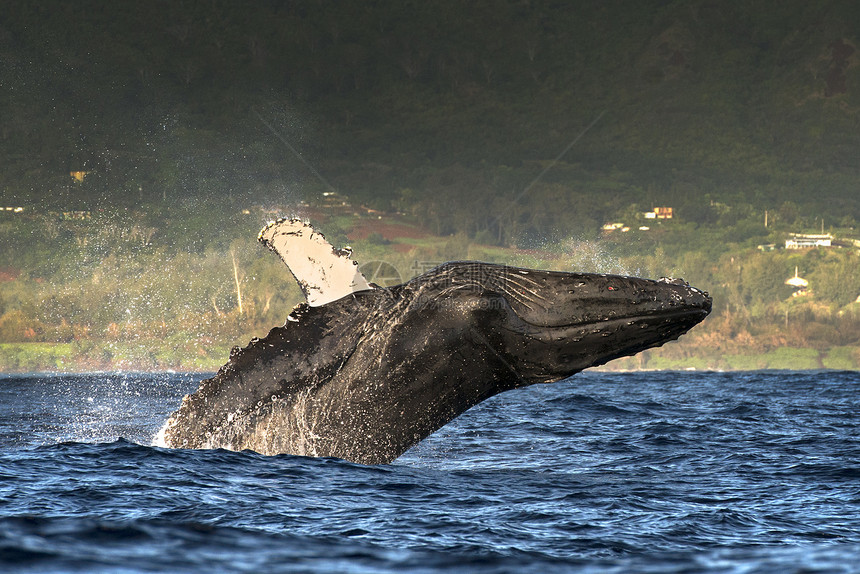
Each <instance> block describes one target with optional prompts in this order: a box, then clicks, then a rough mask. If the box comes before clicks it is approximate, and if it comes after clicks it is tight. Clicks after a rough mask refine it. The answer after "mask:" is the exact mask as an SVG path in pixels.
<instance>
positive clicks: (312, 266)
mask: <svg viewBox="0 0 860 574" xmlns="http://www.w3.org/2000/svg"><path fill="white" fill-rule="evenodd" d="M259 240H260V242H261V243H262V244H263V245H265V246H266V247H268V248H269V249H271V250H272V251H274V252H275V253H277V254H278V256H279V257H280V258H281V259H282V260H283V261H284V263H286V264H287V267H289V269H290V272H291V273H292V274H293V276H294V277H295V278H296V281H298V282H299V286H300V287H301V288H302V292H303V293H304V294H305V298H306V299H307V300H308V304H309V305H311V306H312V307H319V306H320V305H325V304H326V303H331V302H332V301H336V300H338V299H340V298H342V297H345V296H347V295H349V294H351V293H355V292H356V291H366V290H368V289H371V288H372V287H371V286H370V284H369V283H368V282H367V279H365V278H364V275H362V274H361V272H360V271H359V270H358V264H357V263H356V262H355V261H353V260H351V259H350V254H351V253H350V250H349V249H335V248H334V247H332V245H331V244H330V243H329V242H328V241H327V240H326V238H325V237H323V235H322V234H321V233H319V232H317V231H316V230H315V229H314V228H313V227H311V225H310V224H308V223H305V222H303V221H301V220H298V219H281V220H278V221H275V222H273V223H270V224H268V225H267V226H266V227H264V228H263V230H262V231H260V236H259Z"/></svg>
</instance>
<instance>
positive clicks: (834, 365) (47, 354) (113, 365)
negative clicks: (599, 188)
mask: <svg viewBox="0 0 860 574" xmlns="http://www.w3.org/2000/svg"><path fill="white" fill-rule="evenodd" d="M106 348H110V351H111V352H110V353H106V352H105V349H106ZM709 351H710V352H709V353H707V354H704V353H703V354H696V355H694V354H689V355H687V356H683V357H679V356H677V353H673V352H672V351H671V350H668V351H667V349H666V348H660V349H650V350H647V351H643V352H642V353H640V354H638V355H635V356H633V357H622V358H620V359H616V360H614V361H611V362H610V363H607V364H606V365H600V366H598V367H591V368H590V369H587V370H588V371H593V372H601V373H643V372H660V371H675V372H744V371H762V370H768V371H824V370H828V371H860V357H858V353H857V350H856V349H855V348H853V347H832V348H829V349H826V350H817V349H810V348H803V347H780V348H777V349H774V350H771V351H768V352H763V353H750V354H739V353H734V354H719V352H718V350H714V349H709ZM229 353H230V348H229V346H213V347H208V348H204V347H201V348H200V349H198V350H197V351H196V352H194V353H189V352H188V351H187V350H178V349H173V348H161V347H158V346H152V347H149V346H146V345H143V344H141V343H140V342H138V343H135V344H117V343H110V344H108V345H100V344H98V343H93V342H87V344H84V345H81V344H80V343H2V344H0V374H32V373H46V374H76V373H187V374H193V373H197V374H207V373H215V372H217V371H218V369H219V368H221V366H223V365H224V364H225V363H226V362H227V360H228V357H229ZM671 355H675V356H671Z"/></svg>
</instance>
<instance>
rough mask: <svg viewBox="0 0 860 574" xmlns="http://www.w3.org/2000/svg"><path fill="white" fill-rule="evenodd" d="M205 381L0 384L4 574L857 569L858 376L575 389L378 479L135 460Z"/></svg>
mask: <svg viewBox="0 0 860 574" xmlns="http://www.w3.org/2000/svg"><path fill="white" fill-rule="evenodd" d="M201 378H203V377H202V376H201V375H182V374H87V375H28V376H17V375H15V376H12V375H5V376H0V572H361V573H364V572H368V573H369V572H404V571H407V572H443V571H444V572H451V571H453V572H536V573H541V574H545V573H549V572H619V573H620V572H732V573H741V572H743V573H748V572H858V571H860V415H858V413H860V392H858V391H860V373H856V372H747V373H694V372H684V373H672V372H657V373H630V374H606V373H582V374H579V375H576V376H574V377H572V378H571V379H569V380H567V381H564V382H561V383H556V384H552V385H537V386H533V387H530V388H526V389H520V390H518V391H513V392H509V393H505V394H502V395H499V396H497V397H495V398H493V399H491V400H489V401H486V402H485V403H483V404H481V405H479V406H478V407H476V408H474V409H472V410H471V411H469V412H467V413H466V414H465V415H463V416H461V417H460V418H458V419H456V420H455V421H453V422H452V423H450V424H449V425H447V426H446V427H444V428H443V429H441V430H440V431H438V432H437V433H436V434H434V435H432V436H431V437H429V438H428V439H426V440H425V441H424V442H422V443H421V444H419V445H418V446H417V447H415V448H413V449H412V450H411V451H409V452H408V453H406V454H405V455H404V456H402V457H401V458H400V459H398V460H397V461H395V462H394V463H393V464H391V465H382V466H362V465H357V464H352V463H349V462H345V461H342V460H335V459H313V458H305V457H297V456H287V455H281V456H274V457H269V456H262V455H259V454H256V453H254V452H230V451H224V450H210V451H194V450H169V449H163V448H157V447H153V446H150V445H151V444H152V440H153V437H154V435H155V434H156V432H157V431H158V429H159V428H160V427H161V425H162V424H163V423H164V421H165V419H166V418H167V416H168V415H169V414H170V413H171V412H172V411H173V410H174V409H175V408H176V407H177V406H178V404H179V401H180V400H181V397H182V395H183V394H185V393H187V392H190V391H192V390H193V389H195V388H196V386H197V382H198V381H199V380H200V379H201Z"/></svg>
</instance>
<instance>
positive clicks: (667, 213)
mask: <svg viewBox="0 0 860 574" xmlns="http://www.w3.org/2000/svg"><path fill="white" fill-rule="evenodd" d="M674 214H675V210H674V209H672V208H671V207H655V208H654V211H646V212H645V213H643V214H642V215H643V216H644V217H645V219H672V217H673V216H674Z"/></svg>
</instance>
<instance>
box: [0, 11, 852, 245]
mask: <svg viewBox="0 0 860 574" xmlns="http://www.w3.org/2000/svg"><path fill="white" fill-rule="evenodd" d="M3 12H4V13H3V15H2V17H0V79H2V90H0V113H2V118H3V122H2V127H0V153H2V154H3V157H4V159H5V165H4V166H3V169H2V170H0V192H2V194H3V197H4V199H5V200H6V201H7V202H12V203H16V202H17V203H24V204H26V203H27V202H30V203H34V202H40V204H41V205H42V206H43V207H45V206H49V205H51V206H54V205H56V206H60V207H64V208H69V207H74V206H76V205H83V206H85V207H93V206H94V205H95V204H98V203H102V204H104V203H110V204H111V205H129V204H134V205H139V204H148V203H152V204H154V203H159V202H160V203H168V204H169V203H170V202H177V201H183V200H184V201H185V202H186V203H187V202H204V203H205V202H207V201H211V200H218V201H222V200H230V199H232V200H233V201H236V200H237V198H238V199H239V200H241V201H256V202H265V201H278V202H284V201H290V200H298V199H301V198H307V197H309V196H315V195H318V194H319V193H321V192H323V191H327V190H330V189H337V190H338V191H340V192H341V193H344V194H348V195H349V196H350V197H351V198H353V199H355V200H356V201H357V202H362V203H365V204H367V205H371V206H375V207H378V208H382V209H399V210H401V211H411V212H412V213H414V214H416V215H419V216H422V217H424V218H425V219H427V220H428V221H435V224H434V225H435V227H436V229H435V231H437V232H441V233H451V232H456V231H462V232H465V233H467V234H468V235H470V236H476V235H479V234H483V235H482V237H483V238H484V239H485V240H487V239H489V238H495V240H496V241H498V242H500V243H505V244H509V243H514V242H516V241H517V240H518V238H519V237H520V236H522V235H523V234H528V233H532V234H534V233H545V234H547V235H548V236H553V235H555V234H561V235H570V234H576V233H579V234H592V233H596V231H597V229H598V228H599V225H600V224H601V223H603V222H604V221H605V220H608V219H610V218H612V217H617V214H619V213H620V212H623V210H624V209H627V208H628V207H629V206H630V205H631V204H639V205H640V206H641V207H644V208H647V207H652V206H654V205H661V204H662V205H673V206H675V208H676V211H677V213H678V214H679V215H680V216H681V217H684V218H685V220H686V221H692V222H697V223H702V224H716V223H717V222H718V221H719V218H720V217H721V215H724V214H722V213H721V211H720V209H721V207H720V206H722V207H723V208H724V207H725V206H728V207H730V208H733V209H735V210H737V211H738V213H739V214H736V215H735V216H734V220H735V221H737V220H738V218H740V217H742V216H745V215H746V214H747V212H750V211H763V210H764V209H770V210H771V213H772V217H775V218H777V219H779V218H782V219H783V222H784V223H785V224H795V223H797V224H798V225H799V224H802V223H806V224H807V225H813V224H815V221H814V220H817V218H820V217H824V218H825V220H826V221H828V222H831V223H833V224H834V225H840V226H843V227H850V226H853V224H854V219H856V218H858V217H860V215H858V213H860V199H858V198H860V194H858V191H857V190H858V188H860V185H858V184H860V172H858V162H857V157H858V150H860V66H858V65H857V63H858V61H860V52H858V46H860V43H858V41H860V37H858V34H860V28H858V26H860V3H857V2H853V1H830V2H808V1H806V0H781V1H779V2H777V1H767V2H748V1H726V2H712V1H707V0H698V1H696V0H694V1H636V2H632V1H607V2H589V3H584V2H555V1H550V0H522V1H492V0H485V1H475V2H454V1H451V2H368V1H366V0H346V1H340V2H319V1H296V2H254V3H239V2H232V1H226V0H225V1H205V2H204V1H200V2H175V1H173V0H153V1H147V2H135V1H120V2H109V3H108V2H101V1H75V2H59V1H41V2H28V1H23V0H22V1H15V0H13V1H8V2H5V3H4V9H3ZM592 124H593V125H592ZM588 126H591V127H590V128H589V127H588ZM568 146H570V149H569V150H568V151H567V152H566V153H564V154H562V152H563V151H564V150H565V149H567V148H568ZM297 153H298V154H301V155H302V158H303V159H304V160H305V161H306V162H307V164H309V165H310V166H311V167H308V165H307V164H305V163H303V161H301V160H300V159H299V158H298V157H297V155H296V154H297ZM560 154H561V155H562V157H561V158H560V161H558V162H557V163H553V160H554V158H556V157H558V156H559V155H560ZM547 168H550V169H548V170H547ZM314 170H315V171H316V172H317V173H318V176H317V175H315V174H314ZM70 171H86V172H89V173H88V177H87V178H86V179H85V180H84V181H83V182H80V183H77V182H73V181H72V180H71V179H70V178H69V172H70ZM541 173H543V175H542V176H541V177H540V179H539V180H538V181H537V182H535V178H537V177H538V176H539V175H540V174H541ZM524 191H528V193H523V192H524ZM515 198H517V201H516V202H515V203H512V202H513V200H514V199H515ZM73 204H74V205H73ZM512 205H513V207H511V206H512ZM442 206H444V211H445V212H448V213H450V212H456V213H457V214H458V215H457V216H454V217H444V218H443V217H440V215H439V213H440V209H442ZM715 206H716V207H715ZM813 214H814V217H813ZM804 217H805V218H806V219H804ZM434 218H435V220H434Z"/></svg>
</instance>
